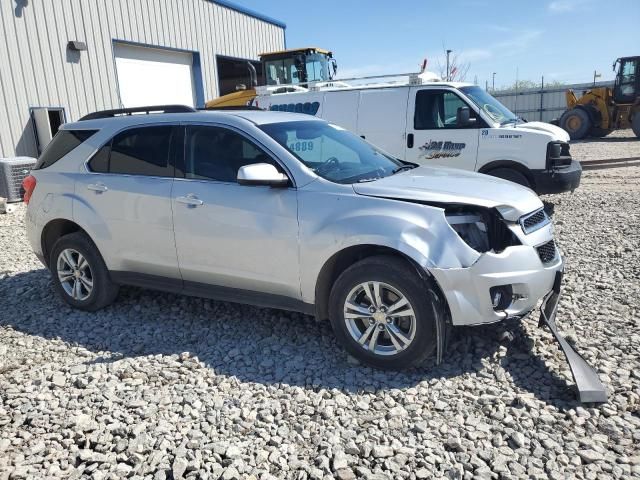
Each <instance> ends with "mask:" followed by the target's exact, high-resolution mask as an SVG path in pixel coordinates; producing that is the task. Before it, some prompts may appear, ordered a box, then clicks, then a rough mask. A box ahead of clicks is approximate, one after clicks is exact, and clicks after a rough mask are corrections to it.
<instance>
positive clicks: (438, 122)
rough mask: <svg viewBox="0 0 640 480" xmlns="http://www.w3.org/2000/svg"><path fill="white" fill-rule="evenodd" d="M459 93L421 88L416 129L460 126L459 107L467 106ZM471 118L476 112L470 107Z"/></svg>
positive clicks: (417, 97) (418, 97)
mask: <svg viewBox="0 0 640 480" xmlns="http://www.w3.org/2000/svg"><path fill="white" fill-rule="evenodd" d="M467 106H468V105H467V104H466V103H465V102H463V101H462V99H461V98H460V97H458V95H456V94H455V93H453V92H447V91H433V90H431V91H429V90H420V91H418V92H417V93H416V111H415V114H414V128H415V129H416V130H434V129H445V128H465V127H458V125H457V114H458V109H459V108H462V107H467ZM470 114H471V118H476V113H475V112H474V111H473V109H470Z"/></svg>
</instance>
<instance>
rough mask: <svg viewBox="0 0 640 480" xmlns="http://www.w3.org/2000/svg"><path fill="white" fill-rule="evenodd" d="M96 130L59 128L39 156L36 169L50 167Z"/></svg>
mask: <svg viewBox="0 0 640 480" xmlns="http://www.w3.org/2000/svg"><path fill="white" fill-rule="evenodd" d="M96 132H97V130H58V133H56V135H55V137H53V139H52V140H51V141H50V142H49V145H47V148H45V150H44V152H42V155H40V157H39V158H38V161H37V162H36V165H35V166H34V167H33V168H34V170H40V169H42V168H47V167H50V166H51V165H53V164H54V163H56V162H57V161H58V160H60V159H61V158H62V157H64V156H65V155H66V154H68V153H69V152H71V151H72V150H74V149H75V148H76V147H78V146H79V145H80V144H81V143H83V142H84V141H86V140H88V139H89V137H91V136H92V135H93V134H94V133H96Z"/></svg>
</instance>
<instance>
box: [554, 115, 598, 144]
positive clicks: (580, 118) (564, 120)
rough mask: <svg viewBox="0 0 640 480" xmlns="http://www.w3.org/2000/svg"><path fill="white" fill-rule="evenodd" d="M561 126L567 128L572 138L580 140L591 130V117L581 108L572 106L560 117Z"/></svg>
mask: <svg viewBox="0 0 640 480" xmlns="http://www.w3.org/2000/svg"><path fill="white" fill-rule="evenodd" d="M560 127H562V128H563V129H564V130H566V132H567V133H568V134H569V137H570V138H571V140H580V139H581V138H584V137H585V136H586V135H587V133H589V130H591V119H590V118H589V114H588V113H587V112H585V111H584V110H582V109H581V108H572V109H571V110H567V111H566V112H564V113H563V114H562V116H561V117H560Z"/></svg>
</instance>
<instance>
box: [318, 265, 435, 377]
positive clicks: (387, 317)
mask: <svg viewBox="0 0 640 480" xmlns="http://www.w3.org/2000/svg"><path fill="white" fill-rule="evenodd" d="M439 308H441V307H440V306H439V303H438V302H437V294H436V293H435V289H434V288H433V287H432V286H430V285H429V284H428V283H426V282H425V281H424V280H423V279H422V278H420V277H419V276H418V274H417V272H415V271H414V269H413V267H412V266H411V265H410V264H409V263H408V262H407V261H405V260H402V259H400V258H396V257H392V256H376V257H370V258H366V259H364V260H361V261H359V262H357V263H355V264H354V265H352V266H351V267H349V268H347V269H346V270H345V271H344V272H343V273H342V274H341V275H340V276H339V277H338V279H337V280H336V282H335V283H334V285H333V288H332V289H331V294H330V297H329V318H330V319H331V324H332V326H333V330H334V332H335V335H336V337H337V339H338V341H339V342H340V343H341V344H342V345H343V346H344V348H345V349H346V350H347V351H348V352H349V353H350V354H351V355H352V356H354V357H356V358H357V359H358V360H360V361H362V362H364V363H367V364H369V365H372V366H374V367H378V368H384V369H402V368H408V367H411V366H414V365H417V364H419V363H421V362H422V361H424V359H426V358H427V357H428V356H430V355H432V354H433V353H434V351H435V349H436V345H437V331H436V321H437V320H438V318H437V316H438V315H441V314H442V312H440V311H439V310H438V309H439ZM359 340H360V341H359Z"/></svg>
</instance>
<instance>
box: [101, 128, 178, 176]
mask: <svg viewBox="0 0 640 480" xmlns="http://www.w3.org/2000/svg"><path fill="white" fill-rule="evenodd" d="M173 130H174V128H173V127H172V126H156V127H142V128H132V129H130V130H126V131H124V132H121V133H119V134H118V135H116V136H115V137H113V139H112V140H111V141H110V142H109V143H108V144H106V145H105V146H103V147H102V148H101V149H100V150H98V152H97V153H96V154H95V155H94V156H93V158H92V159H91V160H90V162H89V168H90V169H91V171H93V172H96V173H120V174H125V175H146V176H155V177H172V176H173V166H172V165H171V163H170V162H169V146H170V145H171V135H172V132H173Z"/></svg>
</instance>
